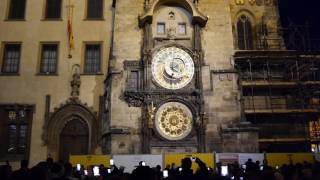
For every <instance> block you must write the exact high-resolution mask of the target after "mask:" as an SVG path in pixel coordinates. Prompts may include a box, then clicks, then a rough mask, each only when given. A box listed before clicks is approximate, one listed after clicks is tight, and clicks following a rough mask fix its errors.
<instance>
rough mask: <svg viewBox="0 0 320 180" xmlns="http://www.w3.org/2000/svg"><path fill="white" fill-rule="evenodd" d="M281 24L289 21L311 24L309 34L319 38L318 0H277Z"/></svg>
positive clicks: (319, 13)
mask: <svg viewBox="0 0 320 180" xmlns="http://www.w3.org/2000/svg"><path fill="white" fill-rule="evenodd" d="M278 1H279V10H280V16H281V22H282V26H283V27H286V26H287V25H288V23H289V19H290V21H292V22H294V23H295V24H299V25H303V24H306V22H308V23H309V24H310V26H311V28H310V35H311V37H313V38H320V6H319V4H320V0H278Z"/></svg>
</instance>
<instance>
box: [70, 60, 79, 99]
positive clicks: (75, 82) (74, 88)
mask: <svg viewBox="0 0 320 180" xmlns="http://www.w3.org/2000/svg"><path fill="white" fill-rule="evenodd" d="M72 71H73V75H72V81H71V82H70V84H71V98H73V99H76V98H78V97H79V95H80V85H81V79H80V66H79V65H78V64H75V65H73V70H72Z"/></svg>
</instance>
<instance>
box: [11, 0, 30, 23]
mask: <svg viewBox="0 0 320 180" xmlns="http://www.w3.org/2000/svg"><path fill="white" fill-rule="evenodd" d="M25 11H26V0H10V5H9V12H8V19H9V20H23V19H24V18H25Z"/></svg>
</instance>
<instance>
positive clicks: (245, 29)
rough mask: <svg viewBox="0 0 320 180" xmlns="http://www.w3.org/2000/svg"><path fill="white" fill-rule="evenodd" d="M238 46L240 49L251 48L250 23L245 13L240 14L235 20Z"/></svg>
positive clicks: (251, 34) (251, 33)
mask: <svg viewBox="0 0 320 180" xmlns="http://www.w3.org/2000/svg"><path fill="white" fill-rule="evenodd" d="M237 31H238V48H239V49H240V50H249V49H253V32H252V24H251V22H250V20H249V18H248V17H247V16H245V15H242V16H240V18H239V20H238V22H237Z"/></svg>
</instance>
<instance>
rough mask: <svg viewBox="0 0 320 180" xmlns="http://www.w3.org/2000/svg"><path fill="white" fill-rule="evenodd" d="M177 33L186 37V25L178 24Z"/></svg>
mask: <svg viewBox="0 0 320 180" xmlns="http://www.w3.org/2000/svg"><path fill="white" fill-rule="evenodd" d="M178 32H179V34H180V35H186V34H187V25H186V23H179V24H178Z"/></svg>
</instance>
